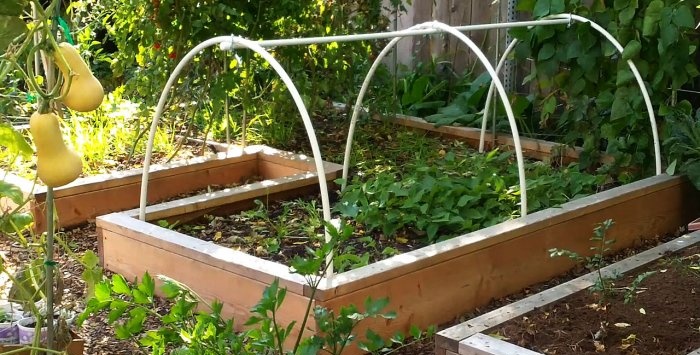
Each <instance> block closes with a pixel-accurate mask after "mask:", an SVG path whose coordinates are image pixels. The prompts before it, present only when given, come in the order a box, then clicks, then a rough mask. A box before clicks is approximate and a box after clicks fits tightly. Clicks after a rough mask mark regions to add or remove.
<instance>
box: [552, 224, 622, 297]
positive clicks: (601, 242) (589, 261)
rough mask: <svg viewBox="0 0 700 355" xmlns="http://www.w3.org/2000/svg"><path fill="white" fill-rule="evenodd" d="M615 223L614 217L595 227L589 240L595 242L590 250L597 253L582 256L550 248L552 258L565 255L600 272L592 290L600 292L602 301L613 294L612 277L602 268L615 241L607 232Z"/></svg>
mask: <svg viewBox="0 0 700 355" xmlns="http://www.w3.org/2000/svg"><path fill="white" fill-rule="evenodd" d="M614 223H615V222H613V220H612V219H607V220H605V221H603V222H602V223H599V224H598V225H596V227H595V228H594V229H593V236H592V237H591V238H590V239H589V240H590V241H591V242H593V243H594V245H593V246H592V247H590V250H593V251H595V253H594V254H593V255H591V256H581V255H580V254H578V253H576V252H573V251H571V250H566V249H557V248H552V249H549V256H550V257H552V258H554V257H561V256H564V257H567V258H569V259H571V260H574V261H575V262H577V263H580V264H584V265H585V267H586V268H587V269H589V270H593V271H595V272H596V273H597V274H598V278H597V279H596V281H595V284H593V286H592V287H591V288H590V290H591V291H592V292H599V293H600V294H601V296H602V297H601V301H602V300H603V299H605V298H606V297H607V296H610V295H611V294H612V278H611V277H608V276H603V272H602V269H603V267H604V266H605V259H604V257H605V254H606V253H607V252H609V251H610V245H612V244H613V243H615V240H614V239H608V238H607V232H608V230H610V228H612V226H613V224H614Z"/></svg>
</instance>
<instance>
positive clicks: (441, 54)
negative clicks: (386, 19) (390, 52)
mask: <svg viewBox="0 0 700 355" xmlns="http://www.w3.org/2000/svg"><path fill="white" fill-rule="evenodd" d="M506 6H507V1H506V0H413V1H412V4H411V5H408V4H407V5H406V9H407V11H406V12H400V13H399V14H398V21H397V23H396V25H397V26H396V27H397V29H405V28H408V27H411V26H412V25H415V24H419V23H423V22H427V21H440V22H443V23H446V24H449V25H453V26H458V25H469V24H482V23H495V22H504V21H506V14H507V7H506ZM385 8H387V9H391V5H390V2H389V0H385ZM389 16H390V18H395V17H394V14H390V15H389ZM505 34H506V31H505V30H488V31H475V32H470V33H469V34H468V35H469V36H470V38H471V39H472V40H473V41H474V42H475V43H476V44H477V45H479V46H480V47H481V48H482V50H483V51H484V52H485V53H486V54H487V56H488V57H489V59H490V60H491V62H492V63H494V62H495V61H496V57H497V55H498V54H500V52H502V50H503V48H504V47H505V44H504V42H505ZM397 53H398V55H397V57H398V62H399V63H400V64H403V65H406V66H408V67H413V65H415V63H418V62H424V63H425V62H429V61H430V60H431V59H435V60H437V61H441V62H444V63H451V64H452V66H453V67H452V69H453V70H455V71H456V72H457V73H461V72H462V71H463V70H465V69H468V68H470V66H471V64H473V63H474V58H475V57H474V55H473V53H471V51H470V50H469V48H468V47H467V46H466V45H465V44H463V43H462V42H461V41H459V40H458V39H456V38H455V37H453V36H451V35H434V36H425V37H413V38H412V39H405V40H403V41H401V42H399V45H398V46H397Z"/></svg>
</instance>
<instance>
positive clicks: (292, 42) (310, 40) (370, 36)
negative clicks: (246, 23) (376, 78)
mask: <svg viewBox="0 0 700 355" xmlns="http://www.w3.org/2000/svg"><path fill="white" fill-rule="evenodd" d="M567 23H569V19H568V18H567V19H548V20H534V21H518V22H504V23H485V24H478V25H466V26H455V27H452V28H454V29H455V30H457V31H460V32H468V31H481V30H490V29H498V28H515V27H530V26H534V25H539V26H542V25H561V24H567ZM414 27H415V26H414ZM412 28H413V27H412ZM443 32H445V31H444V30H442V29H438V28H424V29H421V30H413V31H407V30H399V31H390V32H381V33H361V34H354V35H337V36H320V37H306V38H285V39H270V40H261V41H258V42H257V43H258V44H259V45H260V46H261V47H264V48H269V47H282V46H296V45H307V44H321V43H332V42H352V41H367V40H376V39H389V38H395V37H408V36H420V35H430V34H436V33H443ZM233 46H234V48H240V47H242V46H241V45H238V44H233Z"/></svg>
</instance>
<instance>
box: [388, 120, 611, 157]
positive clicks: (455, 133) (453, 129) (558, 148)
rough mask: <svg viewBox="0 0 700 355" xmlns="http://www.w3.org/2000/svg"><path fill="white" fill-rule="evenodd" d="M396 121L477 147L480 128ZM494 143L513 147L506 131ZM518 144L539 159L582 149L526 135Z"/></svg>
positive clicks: (572, 154) (576, 153)
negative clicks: (436, 125)
mask: <svg viewBox="0 0 700 355" xmlns="http://www.w3.org/2000/svg"><path fill="white" fill-rule="evenodd" d="M396 122H397V123H398V124H400V125H403V126H406V127H411V128H417V129H421V130H426V131H430V132H436V133H439V134H441V135H443V136H446V137H452V138H457V139H460V140H463V141H464V142H466V143H467V144H469V145H470V146H472V147H473V148H475V149H476V148H478V147H479V138H480V136H481V130H480V129H478V128H473V127H458V126H440V127H435V125H434V124H433V123H430V122H427V121H425V120H423V119H421V118H418V117H412V116H406V115H396ZM492 137H493V135H492V134H491V133H489V132H486V135H485V142H486V147H487V148H488V149H491V148H493V147H492V146H491V144H490V142H491V141H492V140H493V138H492ZM496 145H498V146H508V147H510V148H513V147H515V142H514V140H513V136H512V135H510V134H508V133H499V134H498V136H497V139H496ZM520 146H521V148H522V149H523V155H525V156H528V157H532V158H536V159H540V160H541V159H544V158H550V157H551V156H552V155H553V154H556V157H558V158H562V159H563V158H568V159H566V160H567V161H569V162H570V161H574V160H576V159H578V157H579V155H580V153H581V152H582V151H583V149H581V148H579V147H576V148H571V147H567V146H566V145H563V144H559V143H555V142H550V141H545V140H542V139H533V138H526V137H521V138H520ZM609 159H610V158H606V160H604V161H603V162H605V161H609Z"/></svg>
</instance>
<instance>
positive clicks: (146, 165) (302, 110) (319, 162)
mask: <svg viewBox="0 0 700 355" xmlns="http://www.w3.org/2000/svg"><path fill="white" fill-rule="evenodd" d="M217 44H221V48H222V49H223V50H228V49H231V48H234V47H237V46H238V47H246V48H249V49H250V50H252V51H254V52H255V53H257V54H259V55H260V56H261V57H262V58H263V59H265V60H266V61H267V62H268V63H269V64H270V65H271V66H272V68H273V69H275V71H276V72H277V74H278V75H279V76H280V77H281V78H282V81H283V82H284V84H285V85H286V86H287V89H288V90H289V93H290V94H291V95H292V98H293V99H294V103H295V104H296V106H297V109H298V110H299V114H301V118H302V120H303V121H304V127H305V128H306V133H307V135H308V138H309V143H310V144H311V150H312V152H313V158H314V162H315V164H316V174H317V175H318V184H319V188H320V190H321V204H322V206H323V219H324V220H326V221H328V222H330V220H331V212H330V201H329V198H328V185H327V183H326V172H325V169H324V167H323V159H322V157H321V150H320V148H319V146H318V141H317V139H316V133H315V132H314V128H313V125H312V124H311V118H310V117H309V113H308V111H307V110H306V106H305V105H304V101H303V100H302V98H301V95H299V91H298V90H297V88H296V86H295V85H294V83H293V82H292V79H291V78H290V77H289V75H287V72H286V71H285V70H284V68H282V66H281V65H280V64H279V63H278V62H277V60H275V58H274V57H273V56H272V55H271V54H270V53H269V52H267V51H266V50H265V49H264V48H263V47H261V46H260V45H259V44H258V43H256V42H253V41H250V40H247V39H245V38H241V37H237V36H219V37H214V38H211V39H208V40H206V41H204V42H202V43H200V44H199V45H197V46H196V47H194V48H193V49H192V50H190V51H189V52H188V53H187V55H185V57H184V58H182V60H180V62H179V63H178V64H177V66H176V67H175V70H173V72H172V73H171V74H170V77H169V78H168V81H167V83H166V84H165V88H164V89H163V91H162V92H161V95H160V99H159V100H158V106H157V107H156V112H155V115H154V117H153V122H152V123H151V130H150V132H149V135H148V145H147V147H146V156H145V159H144V162H143V174H142V178H141V196H140V206H139V219H140V220H142V221H145V220H146V205H147V203H148V202H147V196H148V174H149V170H150V166H151V155H152V151H153V140H154V138H155V135H156V129H157V127H158V121H159V120H160V117H161V116H162V114H163V109H164V107H165V103H166V101H167V99H168V95H169V94H170V89H171V88H172V86H173V84H174V83H175V81H176V80H177V77H178V76H179V75H180V72H181V71H182V69H183V68H184V67H185V65H187V64H189V62H190V61H191V60H192V58H194V56H195V55H197V54H198V53H199V52H201V51H202V50H204V49H205V48H208V47H211V46H214V45H217ZM329 241H330V236H329V235H328V233H326V242H329ZM330 258H331V255H329V260H330ZM332 274H333V265H332V264H329V265H328V278H329V279H330V277H331V276H332Z"/></svg>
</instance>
